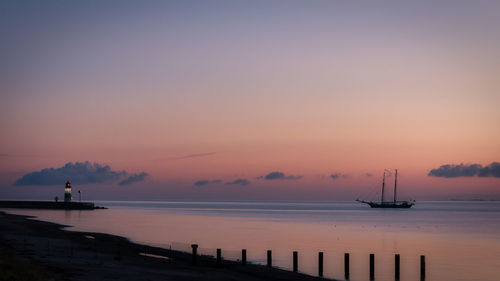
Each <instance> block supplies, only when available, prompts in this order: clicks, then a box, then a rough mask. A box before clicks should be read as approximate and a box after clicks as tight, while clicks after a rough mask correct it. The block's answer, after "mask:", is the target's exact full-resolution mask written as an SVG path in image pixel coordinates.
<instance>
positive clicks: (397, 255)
mask: <svg viewBox="0 0 500 281" xmlns="http://www.w3.org/2000/svg"><path fill="white" fill-rule="evenodd" d="M394 262H395V267H396V268H395V269H394V280H396V281H399V254H396V255H395V256H394Z"/></svg>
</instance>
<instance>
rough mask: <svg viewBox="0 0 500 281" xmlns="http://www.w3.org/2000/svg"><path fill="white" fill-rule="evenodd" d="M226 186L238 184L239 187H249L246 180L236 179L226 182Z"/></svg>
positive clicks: (248, 182)
mask: <svg viewBox="0 0 500 281" xmlns="http://www.w3.org/2000/svg"><path fill="white" fill-rule="evenodd" d="M226 184H239V185H249V184H250V181H249V180H247V179H237V180H234V181H230V182H226Z"/></svg>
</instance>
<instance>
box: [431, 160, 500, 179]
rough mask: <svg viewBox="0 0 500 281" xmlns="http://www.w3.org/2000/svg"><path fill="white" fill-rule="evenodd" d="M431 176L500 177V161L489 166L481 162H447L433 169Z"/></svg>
mask: <svg viewBox="0 0 500 281" xmlns="http://www.w3.org/2000/svg"><path fill="white" fill-rule="evenodd" d="M427 176H429V177H442V178H458V177H482V178H485V177H494V178H500V163H498V162H493V163H491V164H489V165H487V166H483V165H481V164H463V163H462V164H459V165H455V164H447V165H441V167H439V168H437V169H432V170H431V171H430V172H429V174H427Z"/></svg>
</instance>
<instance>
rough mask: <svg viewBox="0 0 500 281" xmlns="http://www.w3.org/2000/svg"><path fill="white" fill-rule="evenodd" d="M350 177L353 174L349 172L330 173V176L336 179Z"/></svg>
mask: <svg viewBox="0 0 500 281" xmlns="http://www.w3.org/2000/svg"><path fill="white" fill-rule="evenodd" d="M350 177H351V176H349V175H348V174H341V173H334V174H331V175H330V178H332V179H334V180H336V179H339V178H343V179H348V178H350Z"/></svg>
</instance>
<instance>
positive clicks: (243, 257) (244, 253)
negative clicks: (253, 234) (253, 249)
mask: <svg viewBox="0 0 500 281" xmlns="http://www.w3.org/2000/svg"><path fill="white" fill-rule="evenodd" d="M241 264H242V265H245V264H247V250H246V249H243V250H241Z"/></svg>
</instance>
